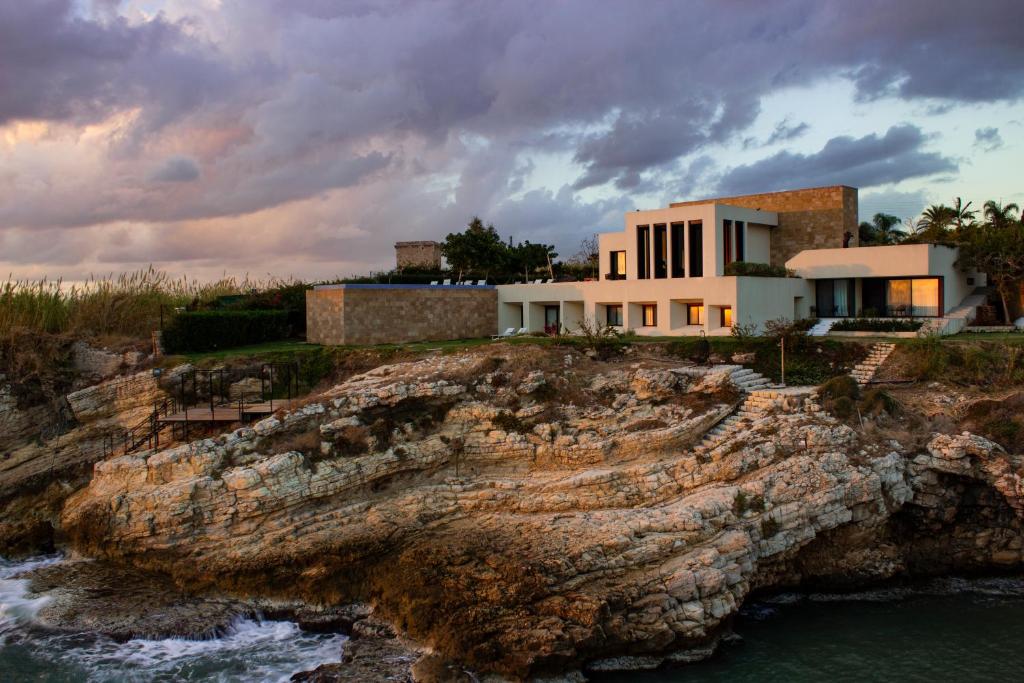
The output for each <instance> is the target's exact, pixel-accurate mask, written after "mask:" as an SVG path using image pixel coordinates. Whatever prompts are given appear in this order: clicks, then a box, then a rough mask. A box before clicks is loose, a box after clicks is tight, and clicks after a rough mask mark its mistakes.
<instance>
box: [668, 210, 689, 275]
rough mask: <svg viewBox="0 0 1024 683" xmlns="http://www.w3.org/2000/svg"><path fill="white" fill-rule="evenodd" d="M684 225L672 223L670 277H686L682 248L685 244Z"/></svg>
mask: <svg viewBox="0 0 1024 683" xmlns="http://www.w3.org/2000/svg"><path fill="white" fill-rule="evenodd" d="M685 228H686V225H685V224H684V223H673V224H672V231H671V238H672V239H671V242H672V277H685V276H686V267H685V266H686V262H685V260H684V258H685V256H684V255H683V248H684V246H685V244H686V238H685V235H686V231H685Z"/></svg>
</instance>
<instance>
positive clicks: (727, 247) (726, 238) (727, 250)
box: [722, 221, 732, 266]
mask: <svg viewBox="0 0 1024 683" xmlns="http://www.w3.org/2000/svg"><path fill="white" fill-rule="evenodd" d="M722 240H723V241H722V246H723V253H724V254H725V256H724V259H725V262H724V264H723V265H725V266H728V265H729V264H730V263H732V221H722Z"/></svg>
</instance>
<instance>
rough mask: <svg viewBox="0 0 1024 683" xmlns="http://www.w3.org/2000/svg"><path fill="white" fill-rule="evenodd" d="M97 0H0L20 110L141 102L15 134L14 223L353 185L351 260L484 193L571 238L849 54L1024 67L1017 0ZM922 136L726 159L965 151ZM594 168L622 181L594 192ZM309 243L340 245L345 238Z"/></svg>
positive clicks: (932, 64)
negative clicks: (81, 147) (183, 2)
mask: <svg viewBox="0 0 1024 683" xmlns="http://www.w3.org/2000/svg"><path fill="white" fill-rule="evenodd" d="M84 4H85V3H81V4H74V3H72V2H71V0H36V1H34V2H28V1H26V2H0V125H3V123H4V122H7V121H11V120H12V119H41V120H45V121H51V122H58V123H67V124H69V125H73V126H81V125H82V124H83V123H93V122H97V121H102V120H103V119H104V118H105V117H107V116H109V115H110V114H113V113H119V112H124V111H135V110H137V112H138V115H137V116H136V117H134V118H132V119H131V120H130V121H129V122H127V123H124V124H122V125H123V129H118V130H116V131H108V132H107V133H106V136H105V137H103V138H102V139H100V141H99V142H94V143H91V144H93V145H94V147H93V148H92V149H93V151H95V154H93V155H91V156H90V158H89V159H88V160H83V161H81V162H80V163H81V164H82V168H81V169H66V168H65V167H64V166H62V165H61V163H69V162H66V161H65V157H73V156H74V155H73V154H71V153H70V152H69V153H68V154H66V155H61V154H60V153H59V151H58V152H51V154H52V155H53V158H47V157H45V156H40V157H38V158H34V159H33V162H32V163H24V162H18V161H13V160H9V158H8V157H5V156H4V154H5V152H4V150H3V149H2V148H0V232H2V231H3V230H5V229H12V228H25V229H45V228H49V227H53V226H78V227H81V226H90V225H97V224H100V223H113V222H116V221H136V222H143V223H149V224H152V225H164V224H165V223H170V222H174V221H191V220H203V219H212V218H225V219H228V218H231V217H235V216H246V215H249V214H254V213H256V212H261V211H269V210H272V209H275V208H278V209H280V210H281V211H282V212H286V211H287V210H288V208H287V207H288V206H289V205H290V204H294V203H301V202H311V203H317V202H319V201H324V202H327V200H326V199H325V197H327V196H328V195H330V194H331V193H335V194H340V195H342V196H343V197H344V202H342V201H340V200H338V201H337V202H336V203H335V204H331V206H332V207H333V211H335V213H336V214H339V215H338V216H336V217H335V218H333V219H332V218H331V217H330V216H324V217H320V219H322V220H323V222H324V224H325V225H335V224H339V223H342V222H344V223H346V224H349V225H355V226H358V227H359V228H361V229H365V230H366V231H367V234H368V235H369V236H368V237H366V238H360V239H358V240H350V243H349V244H348V245H347V246H346V247H345V248H344V249H343V250H344V251H345V252H346V254H345V258H346V259H347V260H355V259H356V258H358V259H361V260H363V261H365V262H370V263H381V262H387V261H388V260H389V259H390V248H389V247H388V246H387V243H388V242H390V241H393V240H394V238H395V237H397V236H409V237H414V236H415V237H432V236H435V237H436V236H438V235H443V234H444V233H446V232H449V231H451V230H453V229H457V228H459V227H461V226H462V225H464V223H465V220H466V219H468V217H469V216H471V215H473V214H481V215H483V216H484V217H485V218H487V217H493V219H494V220H496V221H497V220H499V219H500V220H501V221H503V222H504V223H506V224H507V225H503V226H499V227H507V228H508V229H509V230H510V231H515V232H516V234H519V233H522V234H524V235H527V234H550V235H554V236H558V239H562V237H561V236H562V235H565V236H566V237H565V239H570V240H571V241H573V242H575V241H576V240H575V239H572V238H570V237H569V236H570V234H571V233H572V231H576V230H580V229H581V226H585V225H588V224H592V223H593V222H595V221H597V222H600V224H601V226H602V227H612V226H614V225H615V224H617V221H616V222H615V223H612V224H611V225H608V224H607V223H605V222H604V221H607V220H608V216H613V215H614V214H615V212H616V211H618V210H619V208H620V207H622V206H625V207H627V208H632V206H631V200H629V199H626V198H625V197H628V196H629V195H630V194H635V193H639V192H658V191H659V190H660V188H667V187H668V185H669V184H670V183H675V182H676V181H678V182H679V183H680V184H676V185H673V188H674V191H678V189H679V188H680V187H681V186H682V185H685V188H684V189H687V190H688V188H690V187H696V186H699V185H701V183H702V182H703V183H704V184H707V178H709V177H711V178H713V176H712V175H711V174H712V173H713V169H712V168H711V166H710V164H709V163H706V162H704V161H702V162H700V163H697V162H698V161H700V160H702V159H704V160H706V159H708V158H709V157H708V155H711V156H712V157H714V158H720V157H719V155H718V154H717V150H718V149H720V147H715V146H716V145H720V146H727V145H730V144H736V145H742V144H743V140H744V139H745V138H744V136H747V137H749V136H750V134H751V133H750V131H749V130H748V129H749V127H750V125H751V123H752V122H753V121H754V120H755V119H756V117H757V116H758V114H759V113H760V111H761V101H762V99H763V98H764V97H765V96H767V95H770V94H773V93H776V92H777V91H778V90H779V89H780V88H784V87H787V86H813V85H815V84H817V83H821V82H823V81H825V80H828V79H835V78H847V79H850V81H851V82H852V83H854V85H855V87H856V88H857V94H858V96H859V97H860V98H862V99H871V98H875V97H880V96H883V95H886V94H891V95H894V96H897V97H902V98H906V99H915V98H924V101H925V102H924V103H925V105H926V106H931V107H942V106H952V105H951V104H950V103H960V102H976V101H1000V100H1001V101H1011V100H1015V99H1017V98H1019V97H1020V96H1021V95H1022V93H1024V53H1022V43H1024V41H1021V39H1020V37H1019V31H1018V30H1017V28H1016V26H1015V25H1014V23H1013V22H1012V21H1008V20H1007V18H1008V17H1013V16H1015V15H1016V13H1017V6H1018V3H1017V2H1016V1H1014V0H980V1H979V2H974V3H970V4H968V3H954V2H947V1H938V2H937V1H935V0H903V1H901V2H899V3H894V2H888V1H882V0H864V1H862V2H841V1H838V0H837V1H835V2H817V1H813V0H778V1H777V2H773V3H771V8H770V11H769V10H767V9H766V10H763V11H762V10H760V9H759V8H752V7H751V6H750V5H749V4H748V3H740V2H736V1H735V0H715V1H712V0H705V1H703V2H688V3H680V2H674V1H659V0H651V1H650V2H643V3H625V2H617V1H615V2H613V1H609V2H598V1H596V0H563V1H560V2H549V1H548V0H515V1H510V2H486V3H482V2H475V1H472V0H439V1H438V2H430V3H417V2H406V1H404V0H373V1H370V0H363V1H359V2H345V3H339V2H333V1H331V0H223V1H222V2H220V3H216V4H215V3H199V2H197V3H194V4H190V5H187V6H188V7H190V8H191V11H192V16H190V17H188V18H187V19H180V20H179V19H177V18H172V17H169V16H166V15H162V14H156V15H155V16H149V15H143V14H141V13H140V12H138V11H134V8H133V7H132V3H131V1H130V0H125V1H124V2H121V3H120V4H118V3H117V2H114V1H113V0H111V1H107V0H104V2H103V3H101V6H99V9H98V10H96V11H95V12H94V13H92V14H89V13H88V12H83V11H82V10H81V6H82V5H84ZM156 4H159V3H156ZM151 6H152V3H147V5H146V9H147V10H149V9H151ZM168 7H171V8H177V7H178V6H177V5H173V6H172V5H170V4H169V5H168ZM122 15H123V16H122ZM124 16H128V17H131V18H130V19H126V18H124ZM795 106H796V105H795ZM795 111H798V112H799V109H797V110H795ZM797 116H799V118H800V119H801V121H799V122H797V121H783V122H781V123H779V124H778V126H777V127H776V128H775V130H774V131H772V132H771V133H769V134H768V137H767V138H765V139H764V140H763V141H760V142H756V143H755V144H754V147H758V146H761V145H767V144H771V145H785V144H786V143H787V142H790V141H792V140H794V139H796V138H797V137H799V136H800V135H802V134H803V133H804V132H806V130H807V127H808V125H809V124H808V123H805V122H803V121H804V120H806V121H811V120H812V119H810V113H809V114H808V115H806V116H805V115H804V113H803V112H799V113H798V114H797ZM813 123H814V126H815V129H816V130H819V131H820V130H821V126H823V125H829V123H830V122H828V121H820V122H819V121H817V120H814V121H813ZM74 144H75V143H68V147H67V148H66V149H68V150H71V149H75V148H74ZM923 145H924V136H923V134H922V133H921V131H920V130H919V129H917V128H915V127H913V126H900V127H895V128H892V129H890V130H889V131H888V132H887V133H885V134H884V135H868V136H865V137H863V138H859V139H852V138H844V137H839V138H833V139H832V140H830V141H829V143H828V144H827V145H826V146H825V147H824V148H823V149H822V150H821V151H819V152H817V153H815V154H795V153H792V152H786V151H783V152H780V153H778V154H776V155H774V156H770V157H768V158H766V159H763V160H761V161H758V162H755V163H752V164H749V165H747V166H743V167H740V168H736V169H733V170H732V171H727V172H726V174H725V175H724V176H723V177H722V179H721V183H722V185H723V187H731V188H734V189H732V190H729V191H736V190H735V188H739V187H742V188H744V189H759V190H760V189H770V188H772V187H778V186H780V185H784V186H787V187H789V186H798V185H804V184H814V185H820V184H825V183H828V182H845V183H852V184H861V185H864V186H868V185H877V184H879V183H886V182H894V181H895V180H898V179H901V178H908V177H916V176H920V175H926V174H928V173H934V172H938V171H955V170H956V164H955V163H954V162H953V161H951V160H950V159H948V158H946V157H943V156H941V155H939V154H936V153H934V152H929V151H926V150H925V149H923ZM552 152H557V153H559V154H563V155H565V156H566V157H567V158H571V159H573V160H574V161H575V163H576V164H577V165H578V166H579V175H578V177H575V178H564V179H562V178H560V179H557V180H556V181H554V182H551V181H550V180H548V181H547V182H549V184H550V185H551V186H550V187H546V188H542V189H537V188H530V187H529V185H528V184H527V178H528V177H529V176H530V173H531V172H532V171H533V170H534V169H535V167H534V166H533V165H532V162H531V157H532V156H533V155H539V154H543V153H552ZM13 158H14V157H13V156H12V157H10V159H13ZM174 159H177V161H174ZM190 162H191V163H190ZM538 163H539V162H538ZM168 164H170V165H168ZM200 168H201V169H202V173H201V175H199V169H200ZM68 170H71V171H77V172H72V173H68ZM698 176H701V177H698ZM8 177H13V178H14V181H13V182H7V181H6V180H5V179H6V178H8ZM190 180H191V181H192V182H188V181H190ZM154 181H156V182H154ZM755 184H756V185H757V186H756V187H753V186H754V185H755ZM597 187H602V190H600V191H601V192H603V193H604V195H605V196H606V197H607V199H602V200H594V201H584V200H581V199H580V198H579V197H577V192H576V191H578V190H581V189H583V188H597ZM524 188H525V190H524ZM556 188H557V189H556ZM666 191H667V190H666ZM510 196H511V197H512V198H511V199H510ZM327 203H329V202H327ZM341 214H344V220H342V218H341V217H340V215H341ZM531 226H533V227H531ZM537 226H543V227H542V228H538V227H537ZM205 229H206V230H207V231H211V230H216V229H217V228H216V226H215V225H214V224H213V223H211V224H210V225H207V226H206V228H205ZM161 230H164V228H161ZM168 230H169V229H168ZM161 234H164V233H163V232H161V231H160V230H154V234H153V235H152V236H151V242H150V243H147V246H148V247H151V248H152V249H153V250H154V252H155V251H158V250H159V247H160V239H161ZM228 242H229V240H225V244H227V243H228ZM266 244H273V242H272V240H268V241H267V242H266ZM303 245H304V246H303ZM329 245H330V246H329ZM300 246H301V248H304V249H308V250H310V253H309V256H310V258H314V257H315V258H321V257H323V254H324V250H325V249H327V248H335V246H336V243H334V242H331V241H330V240H327V241H319V242H317V241H309V242H303V243H301V245H300ZM140 248H141V247H140ZM175 249H178V248H177V247H175ZM170 251H174V250H170ZM175 253H181V254H183V255H187V253H188V252H187V250H185V251H180V252H179V251H175ZM62 258H63V254H62ZM224 258H225V259H230V258H231V252H230V251H229V250H228V251H225V253H224Z"/></svg>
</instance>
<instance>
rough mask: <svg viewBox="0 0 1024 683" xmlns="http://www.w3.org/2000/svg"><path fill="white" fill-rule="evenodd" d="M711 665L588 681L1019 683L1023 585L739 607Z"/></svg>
mask: <svg viewBox="0 0 1024 683" xmlns="http://www.w3.org/2000/svg"><path fill="white" fill-rule="evenodd" d="M734 628H735V631H736V633H737V634H738V635H739V636H740V638H739V639H736V640H735V641H733V642H729V643H725V644H723V645H722V646H720V647H719V650H718V652H717V653H716V654H715V656H713V657H712V658H711V659H708V660H705V661H703V662H700V663H697V664H691V665H688V666H684V667H680V668H677V669H673V670H659V671H653V672H632V673H628V674H625V673H620V674H608V675H604V676H600V677H597V676H595V677H593V680H594V682H595V683H624V682H625V681H629V682H630V683H634V682H635V683H670V682H671V683H688V682H691V681H692V682H698V681H700V682H703V681H731V682H739V683H744V682H751V683H753V682H754V681H757V682H758V683H770V682H773V681H780V682H781V681H786V682H787V683H788V682H791V681H792V682H800V681H826V682H828V683H837V682H845V681H901V682H902V681H929V682H937V681H951V682H952V681H957V682H969V681H1024V647H1021V642H1022V641H1021V638H1022V634H1024V580H1021V579H1017V578H998V579H973V580H966V579H943V580H937V581H932V582H928V583H925V584H921V585H916V586H913V587H907V588H897V589H887V590H877V591H866V592H861V593H853V594H810V595H803V594H786V595H780V596H776V597H774V598H770V599H764V600H759V601H755V602H751V603H749V604H748V605H747V606H745V607H744V608H743V609H742V611H741V613H740V615H739V616H738V618H737V620H736V623H735V626H734Z"/></svg>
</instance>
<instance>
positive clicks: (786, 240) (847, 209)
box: [672, 185, 859, 266]
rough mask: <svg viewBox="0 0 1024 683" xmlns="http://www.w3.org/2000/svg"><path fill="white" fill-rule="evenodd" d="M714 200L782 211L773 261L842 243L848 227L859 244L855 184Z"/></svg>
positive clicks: (774, 236)
mask: <svg viewBox="0 0 1024 683" xmlns="http://www.w3.org/2000/svg"><path fill="white" fill-rule="evenodd" d="M702 201H703V202H706V201H709V200H702ZM702 201H694V202H675V203H673V204H672V206H687V205H689V204H700V203H702ZM710 201H714V202H718V203H720V204H731V205H733V206H742V207H744V208H748V209H761V210H762V211H774V212H775V213H777V214H778V215H779V225H778V227H776V228H774V229H773V230H772V241H771V262H772V264H773V265H778V266H781V265H785V263H786V261H788V260H789V259H790V258H792V257H793V256H796V255H797V254H799V253H800V252H801V251H803V250H805V249H834V248H836V247H842V246H843V233H845V232H847V231H849V232H851V233H853V238H852V239H851V240H850V246H851V247H856V246H858V244H859V243H858V241H857V188H855V187H847V186H845V185H833V186H831V187H813V188H808V189H804V190H788V191H785V192H766V193H764V194H748V195H741V196H737V197H717V198H715V199H713V200H710Z"/></svg>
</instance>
